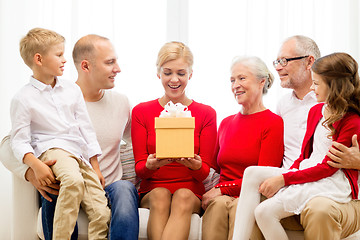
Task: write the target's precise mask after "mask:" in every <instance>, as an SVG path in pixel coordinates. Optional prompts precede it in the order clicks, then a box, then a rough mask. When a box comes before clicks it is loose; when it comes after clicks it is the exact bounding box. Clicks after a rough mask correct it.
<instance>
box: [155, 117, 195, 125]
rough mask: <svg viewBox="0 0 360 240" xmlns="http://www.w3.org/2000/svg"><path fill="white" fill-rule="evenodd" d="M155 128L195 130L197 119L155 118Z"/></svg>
mask: <svg viewBox="0 0 360 240" xmlns="http://www.w3.org/2000/svg"><path fill="white" fill-rule="evenodd" d="M155 128H195V118H194V117H186V118H159V117H156V118H155Z"/></svg>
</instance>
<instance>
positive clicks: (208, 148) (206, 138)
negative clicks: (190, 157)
mask: <svg viewBox="0 0 360 240" xmlns="http://www.w3.org/2000/svg"><path fill="white" fill-rule="evenodd" d="M216 134H217V126H216V112H215V110H213V109H211V111H210V110H209V111H208V113H207V114H206V115H205V116H204V118H203V121H202V129H201V133H200V141H199V143H200V146H199V151H198V153H196V154H198V155H199V156H200V157H201V160H202V165H201V168H200V169H199V170H194V171H191V175H192V177H193V178H195V179H196V180H198V181H199V182H202V181H203V180H205V179H206V177H207V176H208V175H209V171H210V163H211V157H212V154H213V151H214V146H215V141H216Z"/></svg>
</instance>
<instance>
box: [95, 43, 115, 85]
mask: <svg viewBox="0 0 360 240" xmlns="http://www.w3.org/2000/svg"><path fill="white" fill-rule="evenodd" d="M94 46H95V54H94V59H93V60H92V64H91V65H92V71H91V79H92V81H93V84H94V86H96V87H97V88H99V89H111V88H113V87H114V86H115V83H114V82H115V77H116V75H117V74H118V73H119V72H121V70H120V67H119V65H118V63H117V56H116V54H115V50H114V47H113V45H112V44H111V42H110V41H109V40H98V41H97V42H96V43H95V44H94Z"/></svg>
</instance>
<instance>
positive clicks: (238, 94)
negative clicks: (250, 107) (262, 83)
mask: <svg viewBox="0 0 360 240" xmlns="http://www.w3.org/2000/svg"><path fill="white" fill-rule="evenodd" d="M244 93H245V91H239V92H234V94H235V96H240V95H242V94H244Z"/></svg>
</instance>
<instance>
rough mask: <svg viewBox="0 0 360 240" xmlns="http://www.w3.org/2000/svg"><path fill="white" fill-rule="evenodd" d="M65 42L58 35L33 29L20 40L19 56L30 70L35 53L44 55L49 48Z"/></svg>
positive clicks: (40, 29) (41, 29) (49, 31)
mask: <svg viewBox="0 0 360 240" xmlns="http://www.w3.org/2000/svg"><path fill="white" fill-rule="evenodd" d="M63 42H65V38H64V37H63V36H61V35H60V34H58V33H56V32H54V31H51V30H48V29H44V28H33V29H31V30H30V31H29V32H28V33H27V34H26V36H25V37H23V38H22V39H21V40H20V55H21V57H22V59H23V60H24V62H25V64H26V65H28V66H29V67H30V68H31V67H32V64H33V57H34V55H35V54H36V53H40V54H42V55H44V54H46V53H47V51H48V50H49V48H50V47H52V46H54V45H56V44H59V43H63Z"/></svg>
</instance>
